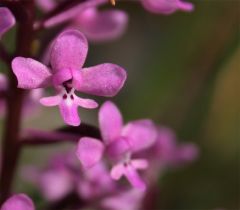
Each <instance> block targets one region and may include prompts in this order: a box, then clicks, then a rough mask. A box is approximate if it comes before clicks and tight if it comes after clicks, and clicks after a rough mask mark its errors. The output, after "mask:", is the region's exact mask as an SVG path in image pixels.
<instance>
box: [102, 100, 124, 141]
mask: <svg viewBox="0 0 240 210" xmlns="http://www.w3.org/2000/svg"><path fill="white" fill-rule="evenodd" d="M98 120H99V126H100V130H101V135H102V138H103V140H104V142H105V143H106V144H109V143H110V142H112V141H113V140H114V139H116V138H117V137H120V134H121V130H122V126H123V120H122V115H121V113H120V111H119V110H118V108H117V106H116V105H115V104H114V103H112V102H111V101H107V102H105V103H104V104H103V105H102V106H101V108H100V111H99V114H98Z"/></svg>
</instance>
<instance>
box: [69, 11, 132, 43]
mask: <svg viewBox="0 0 240 210" xmlns="http://www.w3.org/2000/svg"><path fill="white" fill-rule="evenodd" d="M127 22H128V16H127V13H126V12H124V11H121V10H116V9H109V10H106V11H98V9H96V8H94V7H93V8H88V9H85V10H83V12H81V13H80V14H79V15H78V16H77V17H76V18H75V19H74V22H73V25H74V26H76V27H78V28H79V29H80V31H82V32H83V33H84V34H85V35H86V36H87V38H88V39H89V40H90V41H95V42H101V41H110V40H113V39H116V38H118V37H120V36H121V35H122V34H123V33H124V31H125V29H126V27H127Z"/></svg>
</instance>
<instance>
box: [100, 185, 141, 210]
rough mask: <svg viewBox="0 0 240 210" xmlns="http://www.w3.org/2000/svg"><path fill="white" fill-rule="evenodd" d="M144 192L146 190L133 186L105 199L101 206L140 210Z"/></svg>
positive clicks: (116, 209) (112, 209)
mask: <svg viewBox="0 0 240 210" xmlns="http://www.w3.org/2000/svg"><path fill="white" fill-rule="evenodd" d="M144 194H145V192H144V191H141V190H137V189H134V188H133V189H130V190H128V191H123V192H120V193H119V194H117V195H113V196H109V197H107V198H105V199H103V200H102V201H101V206H102V207H104V208H107V209H109V210H123V209H124V210H139V209H141V202H142V199H143V197H144Z"/></svg>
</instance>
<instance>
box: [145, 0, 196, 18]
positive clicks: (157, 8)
mask: <svg viewBox="0 0 240 210" xmlns="http://www.w3.org/2000/svg"><path fill="white" fill-rule="evenodd" d="M141 2H142V5H143V7H144V8H145V9H146V10H148V11H149V12H152V13H155V14H165V15H170V14H172V13H174V12H176V11H177V10H182V11H186V12H191V11H193V9H194V5H193V4H192V3H190V2H185V1H182V0H141Z"/></svg>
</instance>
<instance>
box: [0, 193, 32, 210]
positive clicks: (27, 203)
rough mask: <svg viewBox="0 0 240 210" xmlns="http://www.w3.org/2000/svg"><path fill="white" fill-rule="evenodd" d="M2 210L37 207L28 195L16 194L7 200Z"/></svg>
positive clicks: (21, 209)
mask: <svg viewBox="0 0 240 210" xmlns="http://www.w3.org/2000/svg"><path fill="white" fill-rule="evenodd" d="M1 210H35V207H34V204H33V202H32V200H31V198H29V197H28V196H27V195H25V194H16V195H13V196H12V197H10V198H9V199H8V200H6V201H5V203H4V204H3V205H2V207H1Z"/></svg>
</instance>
